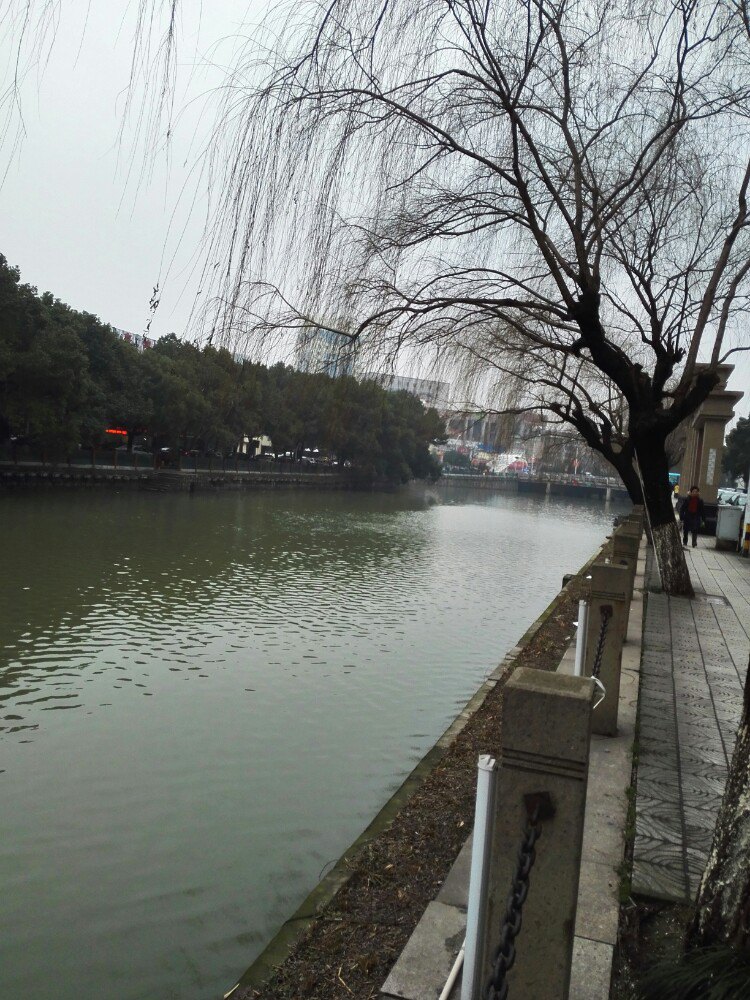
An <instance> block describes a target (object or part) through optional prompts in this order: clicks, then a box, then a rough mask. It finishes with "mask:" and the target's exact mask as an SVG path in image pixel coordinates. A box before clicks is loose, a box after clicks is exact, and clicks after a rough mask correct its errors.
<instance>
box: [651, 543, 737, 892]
mask: <svg viewBox="0 0 750 1000" xmlns="http://www.w3.org/2000/svg"><path fill="white" fill-rule="evenodd" d="M698 542H699V543H698V547H697V548H696V549H693V548H690V549H687V550H686V552H687V557H688V560H689V565H690V572H691V576H692V579H693V585H694V587H695V590H696V597H695V599H694V600H692V601H690V600H687V599H685V598H674V597H672V598H670V597H667V596H666V595H664V594H655V593H652V594H649V597H648V606H647V611H646V620H645V623H644V635H643V661H642V666H641V702H640V716H639V719H640V739H639V763H638V793H637V800H636V835H635V844H634V858H633V892H634V893H635V894H637V895H642V896H646V897H650V898H657V899H666V900H681V901H691V900H692V899H694V898H695V895H696V892H697V890H698V886H699V883H700V878H701V875H702V874H703V868H704V865H705V862H706V858H707V856H708V851H709V849H710V846H711V838H712V835H713V829H714V824H715V822H716V815H717V812H718V809H719V805H720V802H721V797H722V794H723V791H724V785H725V783H726V776H727V768H728V765H729V761H730V760H731V755H732V750H733V748H734V739H735V735H736V731H737V724H738V721H739V717H740V712H741V709H742V691H743V684H744V678H745V671H746V670H747V663H748V654H749V653H750V560H747V559H742V558H741V557H740V556H739V555H737V554H736V553H732V552H722V551H718V550H716V549H715V548H714V545H715V542H714V539H713V538H703V537H701V538H699V540H698Z"/></svg>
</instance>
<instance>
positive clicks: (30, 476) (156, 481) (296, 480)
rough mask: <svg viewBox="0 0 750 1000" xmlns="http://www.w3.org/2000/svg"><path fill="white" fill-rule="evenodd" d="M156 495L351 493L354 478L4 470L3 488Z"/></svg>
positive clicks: (56, 468)
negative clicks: (293, 490)
mask: <svg viewBox="0 0 750 1000" xmlns="http://www.w3.org/2000/svg"><path fill="white" fill-rule="evenodd" d="M111 485H116V486H117V487H118V488H122V487H126V488H130V489H144V490H151V491H155V492H165V493H166V492H175V491H176V492H180V491H182V492H191V493H192V492H194V491H195V490H212V489H242V488H253V487H256V488H257V487H274V488H275V487H305V488H313V489H318V490H347V489H351V488H352V480H351V477H350V476H349V475H347V474H344V473H309V472H289V471H285V472H177V471H175V470H167V469H159V470H154V469H139V470H135V469H95V468H87V467H85V466H72V467H70V468H67V467H65V466H21V465H19V466H5V467H0V489H6V490H9V489H14V488H18V487H27V486H31V487H65V486H111Z"/></svg>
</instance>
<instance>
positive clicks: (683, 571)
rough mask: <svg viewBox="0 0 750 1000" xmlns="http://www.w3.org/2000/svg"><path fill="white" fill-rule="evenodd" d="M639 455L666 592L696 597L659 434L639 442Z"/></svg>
mask: <svg viewBox="0 0 750 1000" xmlns="http://www.w3.org/2000/svg"><path fill="white" fill-rule="evenodd" d="M636 457H637V459H638V468H639V471H640V478H641V483H642V485H643V503H644V506H645V508H646V515H647V517H648V522H649V525H650V527H651V538H652V540H653V544H654V554H655V556H656V562H657V565H658V567H659V573H660V574H661V583H662V587H663V588H664V591H665V593H667V594H672V595H673V596H675V597H693V596H694V591H693V585H692V583H691V582H690V573H689V571H688V568H687V562H686V561H685V553H684V552H683V549H682V539H681V538H680V529H679V527H678V525H677V522H676V521H675V516H674V507H673V506H672V489H671V487H670V484H669V465H668V462H667V454H666V450H665V447H664V441H663V440H662V439H660V438H659V436H658V435H654V434H652V435H647V436H646V437H645V438H644V439H643V440H641V441H639V442H637V443H636Z"/></svg>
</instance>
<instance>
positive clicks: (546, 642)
mask: <svg viewBox="0 0 750 1000" xmlns="http://www.w3.org/2000/svg"><path fill="white" fill-rule="evenodd" d="M581 586H582V583H581V580H580V578H576V579H575V580H574V581H573V582H572V583H571V585H570V587H569V590H568V595H567V597H566V598H563V599H562V600H561V601H560V603H559V604H558V606H557V607H556V608H555V609H554V610H553V612H552V614H551V615H550V616H549V617H548V618H547V620H546V621H545V622H544V623H543V624H542V626H541V627H540V628H539V630H538V631H537V632H536V634H535V635H534V636H533V637H532V638H531V640H530V641H529V642H528V644H527V645H526V646H524V648H523V649H522V650H521V652H520V653H519V654H518V656H517V657H516V659H515V660H514V662H513V664H512V665H511V666H510V667H509V668H508V670H507V671H506V673H505V674H504V675H503V677H502V678H501V679H500V681H498V683H497V685H496V686H495V688H494V689H493V690H492V691H490V693H489V694H488V695H487V697H486V699H485V701H484V702H483V704H482V705H481V707H480V708H479V709H478V710H477V711H476V712H475V713H474V715H473V716H472V717H471V718H470V720H469V721H468V723H467V724H466V726H465V727H464V729H462V730H461V732H460V733H459V734H458V736H457V737H456V739H455V741H454V742H453V743H452V744H451V746H450V747H449V748H448V749H447V750H446V752H445V754H444V756H443V757H441V759H440V761H439V763H438V764H437V766H436V767H435V768H434V769H433V770H432V771H431V772H430V774H429V776H428V777H427V778H426V779H425V780H424V782H423V783H422V784H421V785H420V786H419V787H418V788H417V790H416V791H415V792H414V794H413V795H412V796H411V798H410V799H409V800H408V801H407V802H406V803H405V805H404V806H403V807H402V808H401V810H400V811H399V812H398V813H397V815H396V816H395V818H394V819H393V821H392V823H391V825H390V826H389V827H388V829H386V830H385V831H384V832H383V833H382V834H380V835H379V836H378V837H377V838H376V839H375V840H373V841H371V842H370V843H368V844H365V845H364V846H363V848H362V849H361V850H360V852H359V853H358V854H357V855H355V856H354V858H353V861H352V862H351V868H352V874H351V877H350V878H349V879H348V881H347V882H346V883H345V884H344V885H343V886H342V887H341V888H340V889H339V890H338V892H336V894H335V895H334V896H333V897H332V898H331V899H330V901H329V902H328V903H327V904H326V905H324V906H323V907H322V908H321V909H320V910H319V911H318V914H317V916H316V918H315V920H314V921H313V922H312V923H311V924H310V925H309V926H308V927H307V929H306V930H305V931H304V933H303V934H302V936H301V937H300V939H299V940H298V942H297V944H296V946H295V947H294V949H293V950H292V952H291V953H290V954H289V956H288V957H287V958H286V960H285V961H284V962H283V963H282V964H281V965H280V966H279V967H278V968H277V969H276V970H275V972H274V973H273V974H272V976H271V978H270V979H269V980H268V981H267V983H266V984H265V985H264V986H262V987H245V988H242V987H241V988H240V989H238V990H236V991H235V992H234V993H233V994H232V1000H251V998H252V1000H256V998H258V997H262V998H263V1000H300V998H302V997H304V998H310V1000H339V998H340V1000H352V997H354V998H357V1000H372V998H374V997H377V995H378V991H379V989H380V987H381V986H382V984H383V982H384V981H385V979H386V977H387V975H388V972H389V971H390V969H391V966H392V965H393V964H394V962H395V961H396V959H397V958H398V956H399V955H400V953H401V951H402V949H403V948H404V945H405V944H406V942H407V941H408V939H409V937H410V935H411V933H412V931H413V930H414V928H415V927H416V925H417V923H418V921H419V919H420V917H421V916H422V913H423V912H424V909H425V907H426V906H427V904H428V903H429V902H430V901H431V900H433V899H434V898H435V896H436V895H437V892H438V890H439V889H440V886H441V884H442V883H443V881H444V879H445V877H446V876H447V874H448V872H449V870H450V868H451V865H452V864H453V862H454V860H455V859H456V856H457V855H458V852H459V851H460V849H461V847H462V846H463V843H464V841H465V840H466V838H467V836H468V834H469V831H470V829H471V824H472V821H473V816H474V790H475V782H476V761H477V757H478V755H479V754H480V753H489V754H492V755H493V756H498V755H499V753H500V707H501V702H502V689H503V687H504V685H505V682H506V681H507V679H508V677H509V676H510V674H511V673H512V671H513V670H514V669H515V668H516V667H518V666H529V667H536V668H538V669H542V670H554V669H555V667H556V666H557V664H558V662H559V661H560V658H561V656H562V654H563V652H564V650H565V647H566V646H567V644H568V640H569V639H570V636H571V633H572V631H573V629H572V622H573V621H574V619H575V617H576V613H577V602H578V598H579V596H580V592H581Z"/></svg>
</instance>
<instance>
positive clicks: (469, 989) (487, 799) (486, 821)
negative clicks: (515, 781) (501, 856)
mask: <svg viewBox="0 0 750 1000" xmlns="http://www.w3.org/2000/svg"><path fill="white" fill-rule="evenodd" d="M496 778H497V763H496V761H495V759H494V757H490V756H489V755H488V754H483V755H482V756H481V757H480V758H479V762H478V764H477V801H476V806H475V809H474V834H473V838H472V843H471V876H470V880H469V905H468V908H467V913H466V941H465V942H464V949H465V954H464V975H463V980H462V982H461V1000H479V996H480V992H481V987H482V969H481V963H482V959H483V951H484V933H485V924H486V919H487V889H488V882H489V873H490V851H491V848H492V826H493V819H494V815H495V785H496Z"/></svg>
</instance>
